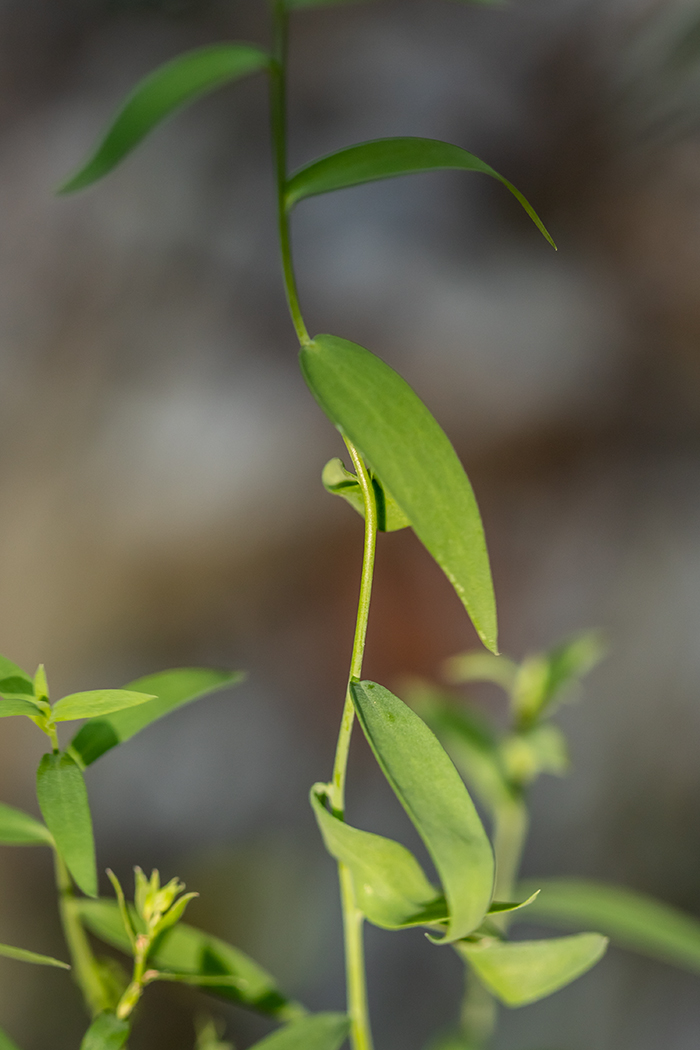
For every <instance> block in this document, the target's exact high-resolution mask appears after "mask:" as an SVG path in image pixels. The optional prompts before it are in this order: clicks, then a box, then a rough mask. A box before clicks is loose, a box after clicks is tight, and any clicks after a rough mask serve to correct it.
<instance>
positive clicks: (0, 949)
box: [0, 944, 70, 970]
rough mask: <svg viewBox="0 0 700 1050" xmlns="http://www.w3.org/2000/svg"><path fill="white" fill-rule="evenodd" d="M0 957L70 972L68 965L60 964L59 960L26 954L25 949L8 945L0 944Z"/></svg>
mask: <svg viewBox="0 0 700 1050" xmlns="http://www.w3.org/2000/svg"><path fill="white" fill-rule="evenodd" d="M0 955H4V956H5V958H6V959H17V960H18V961H19V962H28V963H36V964H37V965H38V966H58V967H59V968H60V969H61V970H70V966H69V965H68V963H64V962H61V960H60V959H54V958H53V957H52V956H50V955H38V954H37V953H36V952H28V951H27V949H26V948H12V947H11V946H10V945H9V944H0Z"/></svg>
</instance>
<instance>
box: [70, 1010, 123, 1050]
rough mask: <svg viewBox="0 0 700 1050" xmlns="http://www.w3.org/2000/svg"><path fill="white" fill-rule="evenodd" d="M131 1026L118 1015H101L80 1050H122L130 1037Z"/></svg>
mask: <svg viewBox="0 0 700 1050" xmlns="http://www.w3.org/2000/svg"><path fill="white" fill-rule="evenodd" d="M130 1031H131V1025H130V1024H129V1022H128V1021H122V1020H120V1018H118V1017H117V1016H116V1014H109V1013H105V1014H100V1016H99V1017H97V1018H96V1019H95V1020H94V1021H93V1022H92V1024H91V1025H90V1027H89V1029H88V1030H87V1032H86V1033H85V1038H84V1039H83V1041H82V1043H81V1044H80V1050H121V1047H122V1046H124V1043H125V1042H126V1041H127V1039H128V1037H129V1032H130Z"/></svg>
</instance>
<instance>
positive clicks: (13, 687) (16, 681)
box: [0, 675, 34, 700]
mask: <svg viewBox="0 0 700 1050" xmlns="http://www.w3.org/2000/svg"><path fill="white" fill-rule="evenodd" d="M0 696H4V697H5V699H7V700H17V699H20V700H22V699H26V700H33V699H34V689H33V688H32V686H31V685H30V683H29V682H28V681H27V680H26V678H20V676H19V675H11V676H10V677H9V678H3V679H0Z"/></svg>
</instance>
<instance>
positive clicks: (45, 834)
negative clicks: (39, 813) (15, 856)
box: [0, 802, 53, 846]
mask: <svg viewBox="0 0 700 1050" xmlns="http://www.w3.org/2000/svg"><path fill="white" fill-rule="evenodd" d="M0 844H2V845H3V846H53V838H52V836H51V832H50V831H49V829H48V828H47V827H44V825H43V824H41V823H40V822H39V821H38V820H35V819H34V817H30V816H29V814H28V813H23V812H22V811H21V810H20V809H14V807H13V806H6V805H4V803H1V802H0Z"/></svg>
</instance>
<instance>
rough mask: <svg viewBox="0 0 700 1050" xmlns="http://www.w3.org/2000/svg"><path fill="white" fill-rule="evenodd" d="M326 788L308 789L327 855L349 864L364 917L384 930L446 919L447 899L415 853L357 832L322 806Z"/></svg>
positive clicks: (358, 902) (391, 841)
mask: <svg viewBox="0 0 700 1050" xmlns="http://www.w3.org/2000/svg"><path fill="white" fill-rule="evenodd" d="M326 791H327V785H326V784H314V786H313V787H312V789H311V806H312V808H313V811H314V816H315V817H316V820H317V822H318V826H319V829H320V831H321V835H322V836H323V841H324V843H325V846H326V849H327V850H328V852H329V853H330V855H331V856H332V857H335V859H336V860H338V861H340V862H341V863H342V864H345V865H346V866H347V867H348V868H349V869H350V872H351V873H352V879H353V885H354V887H355V899H356V901H357V906H358V908H359V909H360V911H362V912H363V913H364V915H365V917H366V918H367V919H369V921H370V922H372V923H374V925H375V926H381V927H383V928H384V929H387V930H398V929H400V928H401V927H404V926H419V925H430V924H432V923H435V922H439V921H443V922H444V921H445V920H446V919H447V911H446V905H445V899H444V897H441V896H439V895H438V894H437V892H436V890H435V887H434V886H431V885H430V883H429V882H428V880H427V878H426V876H425V872H424V871H423V869H422V868H421V866H420V864H419V863H418V861H417V860H416V858H415V857H414V856H413V854H412V853H411V852H410V851H409V850H407V849H406V848H405V846H402V845H400V843H398V842H394V841H393V840H392V839H386V838H383V837H382V836H381V835H374V834H372V833H370V832H368V831H360V830H359V829H358V828H353V827H352V826H351V825H350V824H346V823H345V822H344V821H342V820H340V819H339V818H338V817H335V816H333V814H332V813H329V811H328V810H327V809H326V806H325V805H324V801H325V795H326ZM431 906H432V907H431Z"/></svg>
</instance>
